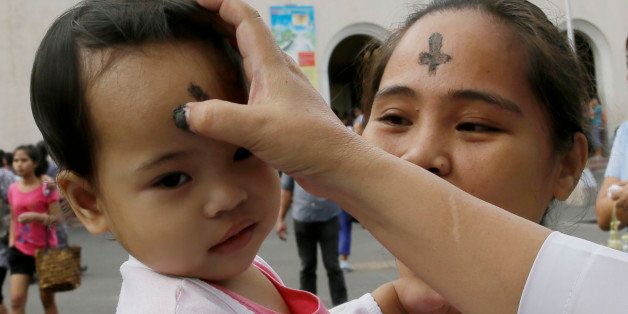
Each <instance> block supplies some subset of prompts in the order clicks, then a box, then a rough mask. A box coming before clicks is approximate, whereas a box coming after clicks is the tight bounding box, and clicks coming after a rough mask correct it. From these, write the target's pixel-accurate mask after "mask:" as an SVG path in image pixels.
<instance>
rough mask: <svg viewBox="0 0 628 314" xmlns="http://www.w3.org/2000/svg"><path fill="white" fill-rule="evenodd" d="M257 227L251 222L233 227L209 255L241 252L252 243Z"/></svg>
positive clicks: (210, 250)
mask: <svg viewBox="0 0 628 314" xmlns="http://www.w3.org/2000/svg"><path fill="white" fill-rule="evenodd" d="M255 227H257V224H256V223H254V222H253V221H250V220H249V221H245V222H242V223H239V224H237V225H235V226H233V227H232V228H231V229H230V230H229V231H228V232H227V233H226V234H225V236H224V237H223V238H222V239H221V240H220V242H219V243H217V244H215V245H213V246H212V247H210V248H209V250H208V251H209V253H216V254H232V253H235V252H238V251H240V250H241V249H243V248H244V247H245V246H246V245H247V244H249V242H250V241H251V238H252V237H253V231H254V229H255Z"/></svg>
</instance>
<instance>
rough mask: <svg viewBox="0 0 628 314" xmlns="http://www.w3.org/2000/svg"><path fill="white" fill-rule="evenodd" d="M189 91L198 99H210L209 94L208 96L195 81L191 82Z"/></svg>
mask: <svg viewBox="0 0 628 314" xmlns="http://www.w3.org/2000/svg"><path fill="white" fill-rule="evenodd" d="M188 93H190V95H192V97H194V99H195V100H196V101H205V100H209V96H207V93H206V92H205V91H204V90H203V89H202V88H201V87H200V86H198V85H196V84H194V83H190V86H189V87H188Z"/></svg>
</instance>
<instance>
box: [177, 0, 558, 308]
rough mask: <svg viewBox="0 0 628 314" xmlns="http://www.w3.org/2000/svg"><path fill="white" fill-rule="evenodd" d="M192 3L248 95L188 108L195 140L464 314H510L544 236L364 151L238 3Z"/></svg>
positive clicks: (411, 168) (406, 166)
mask: <svg viewBox="0 0 628 314" xmlns="http://www.w3.org/2000/svg"><path fill="white" fill-rule="evenodd" d="M199 3H200V4H201V5H203V6H205V7H206V8H208V9H210V10H213V11H218V12H219V13H220V16H221V17H222V18H223V19H224V20H225V21H227V22H228V23H229V24H232V25H234V26H235V34H236V37H237V40H238V47H239V49H240V52H241V55H242V57H243V63H244V68H245V71H246V74H247V79H248V80H249V82H251V91H250V95H249V103H248V104H249V105H248V106H236V105H234V104H232V103H229V102H226V101H221V100H210V101H206V102H203V103H194V104H188V107H187V121H188V123H189V126H190V129H191V130H192V131H193V132H196V133H197V134H203V135H205V136H208V137H211V138H214V139H216V140H220V141H225V142H229V143H233V144H235V145H238V146H242V147H246V148H248V149H250V150H251V151H252V152H253V153H254V154H255V155H256V156H257V157H259V158H261V159H262V160H264V161H266V162H268V163H269V164H271V165H273V166H274V167H276V168H277V169H280V170H282V171H284V172H287V173H288V174H290V175H292V176H293V177H294V178H295V179H296V180H297V181H298V182H299V183H300V184H301V185H302V186H303V187H304V188H306V189H308V191H310V192H312V193H314V194H318V195H321V196H324V197H326V198H330V199H333V200H335V201H337V202H338V203H339V205H340V206H341V207H342V208H344V209H345V210H347V211H348V212H349V213H351V214H352V215H353V216H354V217H356V218H357V219H358V220H359V221H360V222H361V223H362V224H363V225H364V226H365V227H366V228H367V229H368V230H369V231H370V232H371V233H372V234H373V235H374V236H375V237H376V238H377V239H378V240H379V241H380V242H381V243H382V244H383V245H384V246H386V247H387V248H388V249H389V250H390V251H391V252H392V253H393V254H394V255H395V256H396V257H398V258H399V260H401V261H402V262H403V263H404V264H406V265H407V266H408V267H409V268H410V270H412V271H413V272H414V273H416V274H417V275H418V276H420V278H422V279H423V280H424V281H425V282H426V283H427V284H428V285H430V286H432V287H433V288H434V289H435V290H436V291H439V292H440V293H441V294H442V295H443V297H445V298H446V299H447V300H449V301H450V302H451V304H452V305H454V306H455V307H456V308H458V309H460V310H461V311H462V312H465V313H513V312H516V311H517V307H518V304H519V300H520V297H521V294H522V291H523V287H524V285H525V282H526V279H527V275H528V273H529V272H530V269H531V266H532V263H533V262H534V259H535V257H536V256H537V253H538V252H539V249H540V247H541V245H542V244H543V241H544V240H545V239H546V238H547V236H548V235H549V234H550V231H549V230H548V229H546V228H544V227H542V226H539V225H537V224H534V223H532V222H530V221H527V220H525V219H523V218H520V217H517V216H516V215H514V214H511V213H509V212H507V211H505V210H503V209H500V208H498V207H495V206H493V205H490V204H488V203H486V202H484V201H481V200H479V199H477V198H474V197H473V196H471V195H469V194H467V193H465V192H463V191H462V190H460V189H458V188H456V187H455V186H453V185H451V184H449V183H447V182H445V181H443V180H441V179H439V178H438V177H437V176H435V175H433V174H431V173H429V172H428V171H425V170H424V169H420V168H419V167H416V166H415V165H413V164H411V163H408V162H406V161H403V160H401V159H399V158H397V157H395V156H392V155H389V154H387V153H385V152H384V151H382V150H380V149H379V148H376V147H374V146H372V145H370V144H368V143H367V142H365V141H364V140H363V139H361V138H359V137H358V136H357V135H355V134H353V133H352V132H350V131H349V130H348V129H347V128H346V127H344V125H342V123H341V122H340V121H338V120H337V118H336V117H335V116H334V115H333V112H332V111H331V109H330V108H329V106H328V105H327V104H326V103H325V102H324V101H323V100H322V99H321V97H320V95H319V94H318V93H317V92H316V91H315V90H314V89H313V88H312V86H311V85H310V84H309V82H308V81H307V78H305V77H304V76H303V74H302V73H301V72H300V71H299V69H298V67H297V66H296V65H295V64H294V63H293V62H292V61H291V60H289V57H286V56H284V55H282V53H281V52H280V50H279V48H278V47H277V46H276V44H275V43H274V40H273V37H272V35H271V34H270V32H269V30H268V29H267V28H266V26H265V25H264V24H263V22H262V20H261V18H260V17H259V13H257V12H256V11H255V10H253V9H252V8H250V7H249V6H248V5H246V4H245V3H243V2H242V1H240V0H229V1H224V2H223V1H222V0H205V1H200V0H199ZM233 125H238V126H240V127H238V128H234V127H233ZM356 157H357V158H356Z"/></svg>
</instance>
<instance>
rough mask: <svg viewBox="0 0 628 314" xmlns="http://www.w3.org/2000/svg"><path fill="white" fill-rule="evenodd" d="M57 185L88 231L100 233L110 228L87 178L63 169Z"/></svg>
mask: <svg viewBox="0 0 628 314" xmlns="http://www.w3.org/2000/svg"><path fill="white" fill-rule="evenodd" d="M57 185H58V186H59V189H61V192H62V193H63V195H64V196H65V199H66V201H67V202H68V204H69V205H70V207H71V208H72V210H73V211H74V213H75V214H76V217H77V218H78V219H79V220H80V221H81V223H82V224H83V225H84V226H85V228H86V229H87V231H89V232H90V233H93V234H100V233H104V232H107V231H108V230H109V227H108V223H107V217H106V216H105V215H104V213H103V212H102V210H101V209H100V208H98V202H97V201H96V194H95V191H94V189H93V187H92V186H91V185H90V184H89V183H88V182H87V180H85V179H84V178H82V177H79V176H78V175H76V174H75V173H74V172H72V171H67V170H63V171H61V172H60V173H59V175H58V176H57Z"/></svg>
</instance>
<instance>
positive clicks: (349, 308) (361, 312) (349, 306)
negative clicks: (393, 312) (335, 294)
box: [329, 293, 382, 314]
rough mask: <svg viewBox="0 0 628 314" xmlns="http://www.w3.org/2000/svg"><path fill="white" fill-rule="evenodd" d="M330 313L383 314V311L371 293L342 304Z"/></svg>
mask: <svg viewBox="0 0 628 314" xmlns="http://www.w3.org/2000/svg"><path fill="white" fill-rule="evenodd" d="M329 312H330V313H355V314H382V311H381V310H380V308H379V305H377V302H375V299H373V296H372V295H371V294H370V293H367V294H365V295H363V296H361V297H360V298H359V299H355V300H351V301H349V302H347V303H343V304H340V305H338V306H336V307H334V308H332V309H330V310H329Z"/></svg>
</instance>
